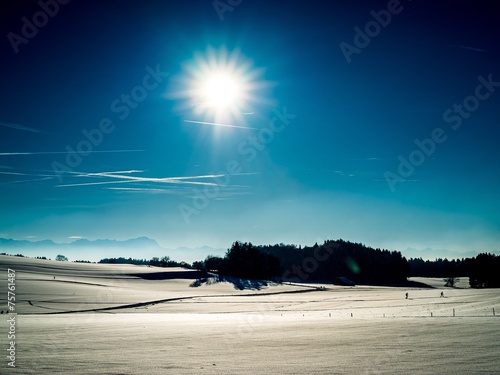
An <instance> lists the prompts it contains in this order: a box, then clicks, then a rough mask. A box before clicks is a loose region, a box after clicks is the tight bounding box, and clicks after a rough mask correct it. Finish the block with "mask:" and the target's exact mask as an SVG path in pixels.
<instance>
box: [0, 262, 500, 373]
mask: <svg viewBox="0 0 500 375" xmlns="http://www.w3.org/2000/svg"><path fill="white" fill-rule="evenodd" d="M7 268H11V269H14V270H15V271H16V281H15V287H16V290H15V293H16V294H15V297H16V301H15V302H16V312H17V313H18V315H17V317H16V319H17V320H16V326H15V329H16V368H15V369H13V368H10V367H9V366H8V362H9V360H8V358H7V356H5V355H3V356H2V358H3V359H2V360H1V362H0V373H2V374H3V373H6V374H7V373H14V372H16V373H19V374H69V373H71V374H499V373H500V357H499V354H500V318H499V316H498V315H500V290H498V289H484V290H474V289H470V288H468V287H467V286H468V285H467V284H468V283H467V280H466V279H462V280H461V282H460V283H459V287H458V288H454V289H450V288H443V287H442V284H443V282H442V280H440V279H413V281H416V282H420V283H421V284H417V285H420V287H416V288H403V287H399V288H394V287H374V286H356V287H340V286H332V285H325V286H326V290H322V289H320V288H319V287H320V286H322V285H276V284H270V283H267V285H265V284H264V283H263V284H259V285H253V286H254V287H255V286H257V287H258V288H259V289H255V288H253V289H252V288H250V287H249V286H248V285H244V286H243V287H246V288H247V289H243V290H240V289H237V288H236V287H241V284H239V283H230V282H221V283H212V284H210V285H207V283H202V284H201V285H200V286H194V284H195V283H194V282H195V281H196V276H197V274H196V271H187V270H183V269H163V268H155V267H143V266H132V265H103V264H76V263H68V262H55V261H46V260H33V259H25V258H19V257H8V256H0V273H1V274H2V276H1V277H0V280H3V281H0V293H1V295H2V296H4V297H3V298H2V299H1V302H0V310H1V311H2V312H3V314H4V315H0V316H1V317H3V318H2V323H1V329H2V331H1V332H0V345H1V348H2V349H4V350H5V349H8V348H9V341H10V340H8V338H7V329H8V323H7V319H8V318H9V317H8V316H7V315H5V314H6V311H7V292H8V290H7V286H8V282H7ZM424 284H425V285H424ZM426 286H427V287H426ZM441 291H444V298H442V297H440V293H441ZM406 292H408V293H409V299H405V293H406ZM493 309H495V311H496V316H493ZM453 315H455V316H453ZM4 352H7V350H5V351H4Z"/></svg>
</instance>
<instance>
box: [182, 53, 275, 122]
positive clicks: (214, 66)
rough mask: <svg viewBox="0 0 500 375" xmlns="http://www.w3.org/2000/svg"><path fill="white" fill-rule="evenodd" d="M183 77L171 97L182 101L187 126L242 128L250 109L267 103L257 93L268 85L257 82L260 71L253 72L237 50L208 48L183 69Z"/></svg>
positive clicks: (196, 55)
mask: <svg viewBox="0 0 500 375" xmlns="http://www.w3.org/2000/svg"><path fill="white" fill-rule="evenodd" d="M184 73H187V74H185V75H184V77H182V79H181V80H180V81H178V83H179V86H178V89H177V91H176V92H174V93H173V95H174V96H176V97H178V98H182V99H185V102H184V105H185V107H184V108H185V109H189V112H190V117H192V118H190V119H189V121H188V122H197V121H200V122H199V123H200V124H201V123H203V122H211V124H212V125H217V124H218V123H221V124H222V123H225V124H233V125H238V126H236V127H245V126H246V121H247V120H248V116H249V115H251V114H253V113H254V110H255V108H254V105H255V104H257V103H267V99H264V97H263V95H264V94H263V91H261V89H265V88H266V87H267V86H268V85H269V84H268V83H266V82H264V81H261V80H259V79H260V75H261V73H262V70H256V69H254V68H253V67H252V62H251V61H250V60H249V59H247V58H245V57H244V56H243V55H242V54H241V53H240V51H239V50H234V51H229V50H227V49H226V48H225V47H222V48H219V49H217V50H216V49H214V48H208V49H207V51H205V52H204V53H197V54H195V56H194V59H193V60H191V61H189V62H187V63H186V64H185V65H184ZM193 117H194V118H193ZM191 120H197V121H191ZM186 121H187V120H186Z"/></svg>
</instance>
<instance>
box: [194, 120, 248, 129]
mask: <svg viewBox="0 0 500 375" xmlns="http://www.w3.org/2000/svg"><path fill="white" fill-rule="evenodd" d="M184 122H190V123H193V124H202V125H212V126H224V127H227V128H238V129H252V130H257V129H256V128H250V127H248V126H238V125H229V124H220V123H217V122H205V121H193V120H184Z"/></svg>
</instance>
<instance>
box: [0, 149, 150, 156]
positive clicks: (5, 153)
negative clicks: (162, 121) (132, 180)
mask: <svg viewBox="0 0 500 375" xmlns="http://www.w3.org/2000/svg"><path fill="white" fill-rule="evenodd" d="M141 151H144V150H104V151H92V152H93V153H94V152H96V153H109V152H141ZM67 153H68V151H42V152H0V156H13V155H54V154H67Z"/></svg>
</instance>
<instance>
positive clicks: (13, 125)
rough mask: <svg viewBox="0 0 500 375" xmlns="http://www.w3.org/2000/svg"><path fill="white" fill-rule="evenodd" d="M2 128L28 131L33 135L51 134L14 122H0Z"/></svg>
mask: <svg viewBox="0 0 500 375" xmlns="http://www.w3.org/2000/svg"><path fill="white" fill-rule="evenodd" d="M0 126H5V127H7V128H11V129H16V130H23V131H27V132H31V133H39V134H49V133H47V132H44V131H42V130H38V129H35V128H31V127H29V126H25V125H21V124H16V123H13V122H6V121H0Z"/></svg>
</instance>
